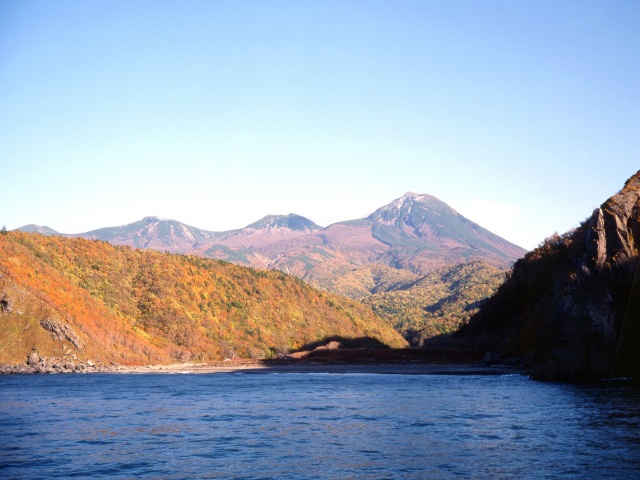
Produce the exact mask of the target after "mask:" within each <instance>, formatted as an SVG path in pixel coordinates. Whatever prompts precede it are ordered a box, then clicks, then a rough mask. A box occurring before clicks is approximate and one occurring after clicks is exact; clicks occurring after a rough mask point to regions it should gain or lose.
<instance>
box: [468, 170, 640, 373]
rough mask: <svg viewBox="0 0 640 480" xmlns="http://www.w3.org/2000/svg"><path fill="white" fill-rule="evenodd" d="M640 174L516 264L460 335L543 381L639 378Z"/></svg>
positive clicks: (496, 357)
mask: <svg viewBox="0 0 640 480" xmlns="http://www.w3.org/2000/svg"><path fill="white" fill-rule="evenodd" d="M639 245H640V172H638V173H636V174H635V175H633V176H632V177H631V178H630V179H629V180H628V181H627V182H626V183H625V185H624V188H623V189H622V190H621V191H620V192H619V193H618V194H616V195H614V196H612V197H611V198H609V199H608V200H607V201H606V202H604V203H603V204H602V205H601V206H600V207H599V208H597V209H596V210H595V211H594V212H593V214H592V215H591V216H590V217H589V218H588V219H587V220H586V221H584V222H583V223H582V224H581V225H580V226H579V227H578V228H577V229H575V230H573V231H570V232H567V233H565V234H564V235H554V236H552V237H550V238H548V239H547V240H546V241H545V242H544V243H543V244H542V245H540V247H538V248H537V249H535V250H533V251H532V252H530V253H528V254H527V255H526V256H525V257H524V258H522V259H520V260H518V261H517V262H516V263H515V265H514V267H513V270H512V272H511V274H510V277H509V279H508V281H506V282H505V283H504V284H503V285H502V286H501V287H500V288H499V290H498V292H497V293H496V294H495V295H494V296H493V297H492V298H490V299H489V300H488V301H487V303H486V304H485V306H484V307H483V308H482V309H481V310H480V312H479V313H478V314H477V315H476V316H475V317H473V318H472V319H471V321H470V323H469V324H468V325H467V327H466V328H464V329H463V330H462V331H461V332H460V336H462V337H466V338H467V339H469V338H473V339H474V341H476V342H480V341H484V342H486V344H487V345H489V346H492V348H493V349H494V350H493V351H494V353H493V355H490V357H491V358H489V359H490V360H491V359H493V360H496V361H502V360H503V359H504V358H505V357H516V358H519V359H520V361H522V362H523V363H524V364H525V366H527V367H529V368H530V369H531V371H532V372H533V374H534V375H535V376H537V377H540V378H554V379H571V380H575V379H581V378H610V377H611V376H614V377H616V376H624V377H635V378H638V377H640V348H639V346H640V271H639V260H638V259H639V257H638V254H639Z"/></svg>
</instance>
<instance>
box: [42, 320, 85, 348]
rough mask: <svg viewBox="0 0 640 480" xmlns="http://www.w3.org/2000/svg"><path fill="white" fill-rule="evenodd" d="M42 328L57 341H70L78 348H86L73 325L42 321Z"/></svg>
mask: <svg viewBox="0 0 640 480" xmlns="http://www.w3.org/2000/svg"><path fill="white" fill-rule="evenodd" d="M39 323H40V326H41V327H42V328H44V329H45V330H47V331H48V332H51V336H52V337H53V338H55V339H56V340H68V341H70V342H71V343H72V344H73V346H74V347H76V348H80V349H82V348H84V343H83V342H82V340H80V337H79V336H78V335H77V334H76V332H74V330H73V328H71V325H69V324H67V323H62V322H58V321H56V320H52V319H49V318H47V319H44V320H40V322H39Z"/></svg>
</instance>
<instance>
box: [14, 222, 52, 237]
mask: <svg viewBox="0 0 640 480" xmlns="http://www.w3.org/2000/svg"><path fill="white" fill-rule="evenodd" d="M18 230H19V231H21V232H27V233H39V234H41V235H61V233H59V232H56V231H55V230H54V229H53V228H50V227H47V226H43V227H41V226H40V225H34V224H33V223H30V224H29V225H25V226H24V227H20V228H18Z"/></svg>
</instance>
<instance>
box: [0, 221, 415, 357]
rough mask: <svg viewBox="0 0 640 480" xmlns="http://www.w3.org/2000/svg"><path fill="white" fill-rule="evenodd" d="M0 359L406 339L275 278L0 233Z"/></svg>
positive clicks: (354, 308)
mask: <svg viewBox="0 0 640 480" xmlns="http://www.w3.org/2000/svg"><path fill="white" fill-rule="evenodd" d="M0 275H1V277H0V288H1V291H0V307H1V308H0V334H1V335H0V362H13V361H23V360H24V358H25V356H26V355H27V354H28V353H29V352H30V351H31V349H32V348H34V347H35V348H37V349H38V350H39V351H40V352H41V353H43V354H45V355H52V356H61V355H62V354H64V353H65V352H66V353H68V352H70V351H73V352H74V354H75V355H77V356H78V357H85V358H88V357H94V358H100V359H104V360H105V361H106V360H112V361H117V362H122V363H162V362H169V361H176V360H178V361H196V360H203V361H206V360H213V359H223V358H229V357H234V356H239V357H251V358H268V357H271V356H274V355H278V354H281V353H286V352H288V351H290V350H294V349H297V348H299V347H302V346H303V345H305V344H307V343H312V342H317V341H319V340H322V339H323V338H326V337H331V336H341V337H353V338H355V337H372V338H375V339H377V340H379V341H381V342H383V343H385V344H387V345H389V346H393V347H400V346H404V345H405V342H404V340H403V339H402V338H401V337H400V336H399V335H398V334H397V333H396V332H395V331H394V330H393V329H392V328H391V327H390V326H388V325H386V324H385V323H384V322H383V321H382V320H380V319H379V318H378V317H376V316H375V315H374V314H373V313H372V311H371V310H370V309H368V308H366V307H364V306H362V305H361V304H359V303H357V302H355V301H352V300H349V299H346V298H344V297H340V296H337V295H333V294H329V293H325V292H320V291H318V290H315V289H313V288H312V287H310V286H308V285H307V284H305V283H304V282H302V281H301V280H299V279H297V278H295V277H293V276H290V275H286V274H284V273H282V272H279V271H264V270H253V269H249V268H243V267H239V266H236V265H233V264H230V263H227V262H220V261H215V260H211V259H204V258H201V257H195V256H184V255H173V254H166V253H159V252H154V251H148V250H133V249H131V248H129V247H126V246H113V245H110V244H108V243H107V242H103V241H93V240H86V239H82V238H65V237H60V236H43V235H39V234H30V233H24V232H9V233H7V234H6V235H0Z"/></svg>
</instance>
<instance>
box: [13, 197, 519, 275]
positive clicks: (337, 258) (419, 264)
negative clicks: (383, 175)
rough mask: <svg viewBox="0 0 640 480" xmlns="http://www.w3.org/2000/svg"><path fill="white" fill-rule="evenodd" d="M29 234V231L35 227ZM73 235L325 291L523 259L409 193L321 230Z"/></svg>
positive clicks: (182, 228)
mask: <svg viewBox="0 0 640 480" xmlns="http://www.w3.org/2000/svg"><path fill="white" fill-rule="evenodd" d="M29 227H30V228H31V230H30V231H34V229H37V228H39V227H36V226H29ZM22 228H23V229H25V228H27V227H22ZM46 228H48V227H46ZM74 236H78V237H84V238H90V239H95V240H105V241H108V242H109V243H112V244H115V245H129V246H131V247H134V248H145V249H155V250H160V251H169V252H172V253H184V254H195V255H200V256H204V257H209V258H216V259H220V260H227V261H230V262H233V263H237V264H241V265H246V266H253V267H259V268H277V269H281V270H284V271H287V272H290V273H292V274H294V275H296V276H298V277H300V278H303V279H305V280H308V281H310V282H311V283H314V284H316V285H317V286H319V287H322V288H327V286H328V285H327V284H328V283H330V282H328V281H327V280H326V279H325V277H326V276H327V275H328V276H329V277H331V278H333V277H334V276H335V275H336V274H338V275H339V274H342V273H344V272H349V271H352V270H354V269H357V268H360V267H364V266H368V265H385V266H388V267H392V268H395V269H403V270H408V271H411V272H413V273H415V274H417V275H425V274H427V273H428V272H430V271H432V270H434V269H436V268H438V267H442V266H447V265H454V264H457V263H461V262H467V261H472V260H479V261H483V262H486V263H489V264H491V265H494V266H496V267H498V268H506V267H508V266H509V265H510V263H511V262H513V261H515V260H516V259H517V258H519V257H521V256H522V255H524V253H525V250H524V249H522V248H520V247H518V246H517V245H514V244H512V243H510V242H508V241H507V240H504V239H503V238H500V237H499V236H497V235H495V234H493V233H491V232H489V231H488V230H486V229H484V228H482V227H481V226H479V225H477V224H476V223H474V222H472V221H470V220H468V219H466V218H465V217H463V216H462V215H460V214H459V213H458V212H456V211H455V210H454V209H452V208H451V207H449V206H448V205H447V204H446V203H444V202H442V201H441V200H438V199H437V198H436V197H433V196H431V195H426V194H415V193H411V192H409V193H406V194H405V195H403V196H402V197H400V198H398V199H396V200H394V201H392V202H391V203H389V204H388V205H385V206H383V207H381V208H379V209H377V210H376V211H375V212H373V213H372V214H371V215H369V216H368V217H366V218H363V219H357V220H350V221H344V222H339V223H334V224H332V225H329V226H328V227H326V228H322V227H320V226H318V225H316V224H315V223H314V222H312V221H311V220H309V219H307V218H305V217H303V216H300V215H297V214H289V215H268V216H266V217H264V218H262V219H260V220H258V221H257V222H254V223H252V224H250V225H247V226H246V227H245V228H241V229H237V230H231V231H227V232H212V231H207V230H203V229H200V228H196V227H192V226H190V225H186V224H184V223H181V222H179V221H177V220H162V219H160V218H158V217H145V218H143V219H142V220H139V221H137V222H133V223H130V224H126V225H123V226H119V227H108V228H101V229H98V230H92V231H90V232H85V233H80V234H76V235H74Z"/></svg>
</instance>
